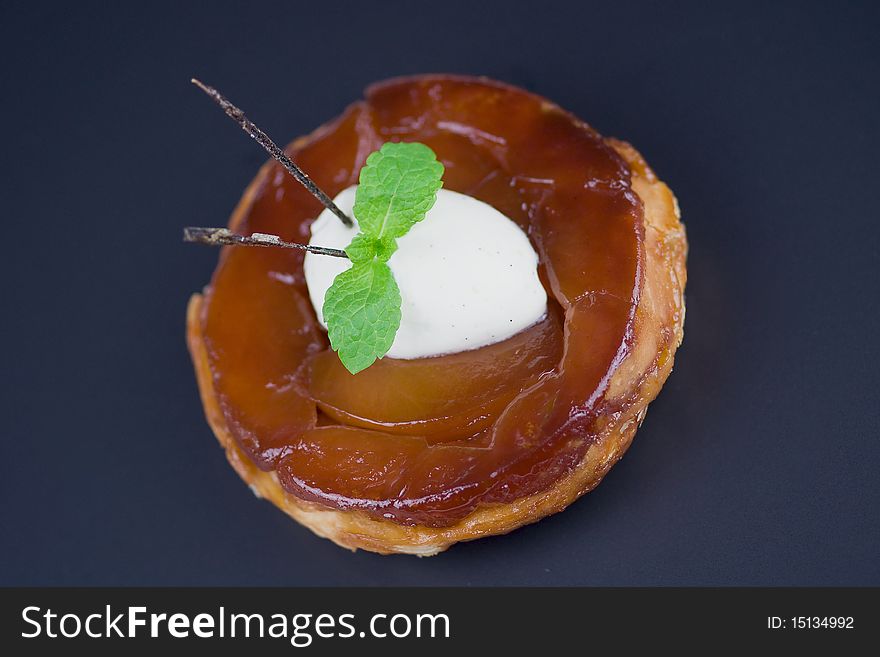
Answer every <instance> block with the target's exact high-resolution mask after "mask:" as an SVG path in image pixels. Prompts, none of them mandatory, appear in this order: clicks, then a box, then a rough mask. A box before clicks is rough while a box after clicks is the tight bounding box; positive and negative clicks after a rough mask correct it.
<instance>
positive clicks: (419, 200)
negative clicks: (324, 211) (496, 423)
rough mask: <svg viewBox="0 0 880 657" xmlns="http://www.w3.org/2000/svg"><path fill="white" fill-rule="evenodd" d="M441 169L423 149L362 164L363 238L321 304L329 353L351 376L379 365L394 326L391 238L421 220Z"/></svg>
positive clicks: (381, 153) (385, 152)
mask: <svg viewBox="0 0 880 657" xmlns="http://www.w3.org/2000/svg"><path fill="white" fill-rule="evenodd" d="M442 175H443V165H442V164H441V163H440V162H438V161H437V156H436V155H434V151H432V150H431V149H430V148H428V147H427V146H425V145H424V144H417V143H411V144H404V143H400V144H391V143H389V144H385V145H384V146H382V148H381V149H379V150H378V151H376V152H375V153H371V154H370V156H369V157H368V158H367V163H366V165H365V166H364V168H363V169H361V173H360V185H359V186H358V190H357V193H356V194H355V203H354V209H353V212H354V216H355V218H356V219H357V221H358V224H359V225H360V229H361V232H360V233H358V234H357V235H355V237H354V239H352V241H351V244H349V245H348V246H347V247H346V249H345V253H346V255H348V257H349V259H350V260H351V262H352V267H351V269H348V270H346V271H344V272H342V273H341V274H339V275H338V276H337V277H336V278H335V279H334V281H333V285H331V286H330V289H328V290H327V294H326V296H325V297H324V308H323V313H324V322H325V323H326V324H327V333H328V335H329V336H330V346H331V347H332V348H333V349H334V350H335V351H336V352H337V353H338V354H339V360H341V361H342V364H343V365H344V366H345V367H346V369H347V370H348V371H349V372H351V373H352V374H357V373H358V372H360V371H361V370H363V369H366V368H367V367H369V366H370V365H372V364H373V363H374V362H375V360H376V359H377V358H382V357H383V356H384V355H385V354H386V353H388V350H389V349H390V348H391V345H392V343H393V342H394V336H395V335H396V334H397V329H398V328H399V327H400V304H401V300H400V289H399V288H398V287H397V281H395V280H394V275H393V274H392V273H391V269H390V268H389V267H388V265H387V264H386V263H387V262H388V259H389V258H391V256H392V255H393V254H394V252H395V251H396V250H397V239H398V238H399V237H403V236H404V235H405V234H406V233H407V231H409V229H410V228H412V227H413V226H414V225H415V224H416V223H418V222H419V221H421V220H422V219H424V218H425V214H426V213H427V212H428V210H430V209H431V207H432V206H433V205H434V201H435V200H436V198H437V190H439V189H440V187H441V186H442V184H443V183H442V182H441V181H440V177H441V176H442Z"/></svg>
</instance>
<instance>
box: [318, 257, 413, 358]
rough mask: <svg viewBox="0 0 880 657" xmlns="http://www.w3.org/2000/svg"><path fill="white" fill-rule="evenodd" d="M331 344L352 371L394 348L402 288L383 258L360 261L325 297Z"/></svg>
mask: <svg viewBox="0 0 880 657" xmlns="http://www.w3.org/2000/svg"><path fill="white" fill-rule="evenodd" d="M323 313H324V321H325V322H326V324H327V333H328V335H329V337H330V346H331V347H332V348H333V349H334V350H336V352H338V354H339V360H341V361H342V364H343V365H344V366H345V368H346V369H347V370H348V371H349V372H351V373H352V374H357V373H358V372H360V371H361V370H364V369H366V368H368V367H369V366H370V365H372V364H373V362H374V361H375V360H376V359H377V358H382V357H383V356H384V355H385V354H386V353H388V350H389V349H390V348H391V344H392V343H393V342H394V336H395V334H396V333H397V329H398V327H399V326H400V289H399V288H398V287H397V282H396V281H395V280H394V276H393V275H392V273H391V268H390V267H388V265H387V264H386V263H385V262H382V261H381V260H376V259H373V260H369V261H367V262H356V263H355V264H354V265H353V266H352V267H351V269H347V270H345V271H344V272H342V273H341V274H339V275H338V276H337V277H336V278H335V279H334V281H333V285H331V286H330V289H328V290H327V295H326V296H325V297H324V307H323Z"/></svg>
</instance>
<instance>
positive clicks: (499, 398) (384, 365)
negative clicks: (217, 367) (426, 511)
mask: <svg viewBox="0 0 880 657" xmlns="http://www.w3.org/2000/svg"><path fill="white" fill-rule="evenodd" d="M561 356H562V322H561V320H560V319H559V314H558V312H557V311H555V310H553V311H551V312H550V313H549V314H548V316H547V317H545V318H544V319H542V320H541V321H540V322H538V323H537V324H535V325H534V326H531V327H529V328H527V329H526V330H524V331H521V332H520V333H518V334H517V335H515V336H513V337H512V338H510V339H508V340H505V341H504V342H499V343H497V344H494V345H490V346H488V347H483V348H480V349H475V350H473V351H465V352H461V353H457V354H451V355H448V356H437V357H434V358H419V359H415V360H399V359H394V358H384V359H382V360H380V361H377V362H376V363H374V364H373V365H372V366H370V367H369V368H367V369H366V370H364V371H363V372H360V373H358V374H357V375H356V376H353V375H352V374H350V373H349V372H348V371H347V370H346V369H345V367H343V365H342V363H340V362H339V357H338V356H337V355H336V354H335V353H334V352H332V351H329V350H328V351H323V352H321V353H319V354H317V355H316V356H313V357H312V359H311V360H310V361H309V363H308V366H307V371H308V374H307V376H308V390H309V393H310V394H311V396H312V398H313V399H314V400H315V401H316V402H317V404H318V407H319V408H320V409H321V410H322V411H324V413H326V414H327V415H329V416H330V417H331V418H333V419H335V420H337V421H338V422H340V423H341V424H346V425H349V426H357V427H364V428H367V429H375V430H379V431H385V432H387V433H389V434H403V435H411V436H425V437H426V438H427V439H428V440H429V442H432V443H434V442H445V441H449V440H456V439H459V438H466V437H468V436H472V435H473V434H475V433H477V432H478V431H480V430H482V429H484V428H486V427H487V426H489V425H490V424H491V423H492V422H494V421H495V419H496V418H497V417H498V415H499V414H500V413H501V411H503V410H504V408H505V407H506V406H507V404H509V403H510V401H511V400H512V399H513V398H514V397H515V396H516V395H517V394H519V393H520V392H521V391H522V390H525V389H526V388H528V387H530V386H531V385H533V384H534V383H535V382H536V381H537V380H538V378H539V377H540V376H541V375H542V374H545V373H547V372H551V371H552V370H553V368H554V367H556V365H557V364H558V363H559V359H560V358H561Z"/></svg>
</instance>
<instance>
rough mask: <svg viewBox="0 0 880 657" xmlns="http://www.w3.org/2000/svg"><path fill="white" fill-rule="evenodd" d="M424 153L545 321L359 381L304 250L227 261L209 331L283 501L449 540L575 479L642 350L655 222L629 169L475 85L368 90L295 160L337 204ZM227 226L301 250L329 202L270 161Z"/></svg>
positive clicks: (554, 120)
mask: <svg viewBox="0 0 880 657" xmlns="http://www.w3.org/2000/svg"><path fill="white" fill-rule="evenodd" d="M397 140H399V141H420V142H423V143H425V144H427V145H428V146H430V147H431V148H432V149H433V150H434V151H435V152H436V153H437V156H438V158H439V159H440V160H441V161H442V162H443V164H444V165H445V167H446V173H445V175H444V186H445V187H446V188H447V189H452V190H454V191H458V192H462V193H465V194H469V195H471V196H474V197H476V198H478V199H480V200H482V201H485V202H486V203H489V204H491V205H493V206H494V207H496V208H497V209H498V210H500V211H501V212H503V213H504V214H505V215H507V216H508V217H510V218H511V219H512V220H514V221H516V222H517V223H518V224H519V225H520V226H521V227H522V228H523V229H524V230H525V231H527V233H528V235H529V237H530V239H531V240H532V242H533V244H534V245H535V248H536V250H537V251H538V254H539V258H540V263H541V265H540V266H541V270H540V274H541V278H542V281H544V284H545V287H546V288H547V291H548V295H549V296H550V298H551V308H550V310H549V312H548V316H547V318H545V319H544V320H543V321H542V322H540V323H539V324H538V325H536V326H534V327H532V328H530V329H527V330H526V331H524V332H522V333H520V334H519V335H517V336H514V337H513V338H511V339H510V340H508V341H505V342H504V343H500V344H497V345H491V346H489V347H483V348H481V349H476V350H473V351H469V352H463V353H460V354H453V355H450V356H440V357H436V358H428V359H419V360H415V361H402V360H394V359H388V358H386V359H384V360H383V361H381V362H379V363H378V364H377V365H374V366H373V367H372V368H370V369H369V370H366V371H365V372H364V373H362V374H359V375H357V376H355V377H352V376H350V375H348V374H347V373H346V372H345V371H344V370H342V369H341V367H340V365H339V363H338V361H337V359H336V357H335V355H334V354H333V353H332V352H330V351H328V344H327V340H326V336H325V335H324V334H323V332H322V331H321V329H320V327H319V325H318V323H317V320H316V318H315V315H314V312H313V310H312V308H311V306H310V304H309V301H308V295H307V291H306V288H305V281H304V277H303V272H302V256H301V255H300V254H299V253H297V252H292V251H288V250H282V249H278V250H273V249H245V248H227V249H226V250H225V251H224V252H223V254H222V256H221V261H220V264H219V266H218V267H217V270H216V272H215V273H214V277H213V280H212V283H211V286H210V287H209V288H208V290H206V292H207V293H206V297H205V303H204V305H203V310H202V317H201V322H202V332H203V335H204V340H205V344H206V346H207V351H208V356H209V363H210V368H211V372H212V374H213V379H214V386H215V389H216V391H217V393H218V398H219V400H220V407H221V409H222V412H223V415H224V417H225V419H226V422H227V425H228V427H229V429H230V431H231V432H232V434H233V435H234V437H235V439H236V441H237V442H238V444H239V446H240V447H241V448H242V449H243V450H244V452H245V454H247V456H248V457H249V458H250V459H251V460H252V461H253V462H254V463H255V464H256V465H257V466H258V467H259V468H260V469H262V470H265V471H269V470H274V471H275V472H276V474H277V476H278V479H279V481H280V482H281V485H282V486H283V487H284V489H285V490H286V491H287V492H289V493H291V494H293V495H295V496H296V497H299V498H300V499H303V500H306V501H310V502H315V503H318V504H320V505H325V506H328V507H331V508H336V509H360V510H362V511H364V512H366V513H368V514H370V515H372V516H374V517H377V518H384V519H389V520H393V521H395V522H398V523H402V524H419V525H426V526H432V527H443V526H448V525H451V524H453V523H455V522H456V521H457V520H459V519H461V518H463V517H464V516H466V515H467V514H468V513H470V512H471V511H472V510H474V508H476V506H477V505H492V504H497V503H505V502H510V501H512V500H514V499H517V498H520V497H523V496H527V495H530V494H533V493H536V492H540V491H542V490H544V489H546V488H548V487H549V486H551V485H553V484H554V483H555V482H556V481H558V480H559V479H560V478H561V477H563V476H564V475H566V474H567V473H568V472H569V471H570V470H571V469H572V468H573V467H574V466H575V465H576V464H577V463H578V462H579V461H580V460H581V458H582V457H583V455H584V454H585V453H586V451H587V449H588V448H589V446H590V444H591V443H592V442H593V441H594V440H595V439H596V436H597V435H599V434H600V432H601V430H602V428H603V427H604V426H605V424H606V423H607V422H608V421H609V419H610V418H613V417H614V416H615V415H616V414H618V413H619V412H620V409H621V405H622V404H625V403H626V400H621V399H612V398H610V397H609V396H608V395H606V393H607V392H608V386H609V381H610V380H611V377H612V375H613V374H614V372H615V371H616V369H617V368H618V366H619V365H620V364H621V362H622V361H623V360H624V358H625V357H626V355H627V354H628V352H629V349H630V348H631V345H632V338H633V330H634V322H635V309H636V304H637V303H638V301H639V295H640V291H641V287H642V281H643V263H644V253H643V243H644V221H643V220H644V217H643V207H642V203H641V201H640V199H639V197H638V196H637V195H636V194H635V193H634V192H633V191H632V189H631V186H630V180H631V171H630V169H629V167H628V165H627V164H626V163H625V162H624V161H623V160H622V159H621V157H620V156H619V155H618V154H617V153H616V152H615V150H614V149H613V148H612V147H611V146H609V145H608V144H607V143H606V142H605V140H603V138H602V137H601V136H599V135H598V134H597V133H596V132H595V131H593V130H592V129H591V128H590V127H588V126H587V125H585V124H584V123H582V122H581V121H579V120H577V119H576V118H575V117H573V116H571V115H570V114H568V113H566V112H564V111H562V110H561V109H560V108H558V107H556V106H555V105H552V104H549V103H548V102H547V101H545V100H544V99H542V98H540V97H538V96H535V95H532V94H529V93H526V92H524V91H522V90H519V89H516V88H512V87H508V86H505V85H501V84H498V83H494V82H488V81H485V80H480V79H475V78H460V77H448V76H427V77H417V78H407V79H398V80H392V81H390V82H386V83H383V84H380V85H377V86H373V87H371V88H369V89H368V90H367V94H366V99H365V100H364V101H361V102H358V103H355V104H354V105H352V106H350V107H349V108H348V109H347V110H346V111H345V113H344V114H343V115H342V116H341V117H339V118H338V119H337V120H335V121H333V122H331V123H329V124H327V125H325V126H324V127H322V128H320V129H319V130H317V131H316V132H315V133H313V134H312V135H311V136H310V137H308V138H306V139H303V140H299V141H297V142H295V143H294V144H293V145H292V146H291V147H289V149H288V153H289V154H290V155H291V157H292V158H293V159H294V161H296V162H297V163H298V164H299V165H300V166H301V167H302V168H303V169H304V170H305V171H307V172H308V173H309V175H310V176H311V177H312V178H313V179H314V180H315V181H316V182H317V184H318V185H319V186H320V187H322V188H323V189H324V190H325V191H326V192H327V193H328V194H329V195H330V196H333V195H335V194H337V193H338V192H339V191H341V190H342V189H344V188H345V187H348V186H349V185H352V184H354V183H355V182H356V179H357V175H358V172H359V170H360V168H361V166H363V164H364V160H365V159H366V156H367V155H368V154H369V153H370V152H372V151H373V150H375V149H377V148H378V147H379V146H380V145H381V144H382V143H383V142H385V141H397ZM270 166H271V168H270V169H269V171H268V175H264V176H263V177H262V183H260V185H259V186H258V187H257V188H256V189H255V190H254V193H253V194H252V195H251V198H250V199H249V207H245V209H244V211H243V212H241V213H240V214H239V217H240V222H238V223H237V225H235V226H232V228H233V229H235V230H237V231H239V232H241V233H243V234H249V233H251V232H265V233H274V234H278V235H281V237H282V238H283V239H286V240H294V241H308V237H309V225H310V223H311V221H312V220H313V219H314V218H315V217H316V216H317V215H318V214H319V212H320V210H321V207H320V205H319V204H318V202H317V201H316V200H315V199H314V198H312V197H311V196H310V195H309V194H308V192H307V191H305V190H304V189H303V188H301V187H300V186H299V185H298V183H296V182H295V181H294V180H292V179H291V178H290V177H289V176H287V174H285V173H284V172H283V171H282V170H281V168H280V167H277V166H275V165H270Z"/></svg>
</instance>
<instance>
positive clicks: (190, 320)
mask: <svg viewBox="0 0 880 657" xmlns="http://www.w3.org/2000/svg"><path fill="white" fill-rule="evenodd" d="M606 141H607V143H608V144H609V145H611V146H612V147H613V148H614V149H615V150H616V151H617V152H618V153H619V154H620V155H621V157H623V158H624V160H626V162H627V163H628V164H629V166H630V168H631V169H632V172H633V175H632V188H633V190H634V191H635V192H636V193H637V194H638V196H639V197H640V198H641V200H642V202H643V203H644V207H645V242H644V246H645V279H644V284H643V288H642V293H641V296H640V299H639V304H638V308H637V310H636V326H635V333H634V339H633V344H632V348H631V350H630V353H629V355H628V356H627V357H626V359H625V361H624V362H623V363H622V364H621V365H620V366H619V368H618V369H617V371H616V372H615V374H614V376H613V378H612V380H611V384H610V387H609V390H608V395H607V396H608V398H609V399H614V400H619V401H620V402H621V408H622V410H621V411H620V412H619V413H615V414H614V416H612V417H608V418H606V423H605V426H604V427H603V428H602V431H601V433H600V436H599V438H598V439H597V440H596V442H595V443H594V444H593V445H591V446H590V448H589V449H588V451H587V453H586V454H585V455H584V458H583V459H582V460H581V462H580V463H579V464H578V466H577V467H576V468H574V469H573V470H572V471H571V472H570V473H569V474H568V475H566V476H565V477H563V478H562V479H560V480H559V481H557V482H556V483H555V484H554V485H553V486H551V487H550V488H548V489H547V490H544V491H543V492H541V493H538V494H535V495H531V496H528V497H523V498H521V499H517V500H514V501H513V502H510V503H505V504H493V505H481V506H478V507H477V508H476V509H475V510H474V511H473V512H471V513H470V514H469V515H468V516H466V517H464V518H463V519H461V520H460V521H458V522H456V523H455V524H454V525H451V526H448V527H426V526H421V525H415V526H408V525H401V524H398V523H396V522H394V521H392V520H383V519H376V518H372V517H370V516H368V515H367V514H366V513H364V512H362V511H357V510H347V511H341V510H337V509H330V508H326V507H323V506H319V505H316V504H313V503H310V502H305V501H303V500H301V499H299V498H297V497H295V496H294V495H291V494H290V493H287V492H286V491H285V490H284V489H283V488H282V487H281V485H280V483H279V482H278V478H277V477H276V475H275V473H274V472H264V471H262V470H260V469H259V468H257V467H256V466H255V465H254V464H253V463H252V462H251V461H250V460H249V459H248V457H247V456H246V455H245V454H244V452H242V450H241V449H240V448H239V447H238V445H237V444H236V442H235V439H234V438H233V436H232V433H231V432H230V431H229V428H228V426H227V424H226V419H225V418H224V416H223V413H222V412H221V410H220V406H219V402H218V399H217V394H216V391H215V389H214V384H213V376H212V373H211V369H210V366H209V362H208V353H207V349H206V346H205V343H204V340H203V338H202V320H201V309H202V303H203V297H202V295H200V294H194V295H193V296H192V298H191V299H190V302H189V307H188V309H187V342H188V344H189V349H190V353H191V355H192V359H193V363H194V365H195V370H196V377H197V379H198V385H199V391H200V394H201V398H202V403H203V405H204V408H205V414H206V416H207V419H208V423H209V424H210V425H211V428H212V429H213V431H214V434H215V435H216V437H217V440H218V441H219V442H220V444H221V445H222V446H223V448H224V449H225V450H226V456H227V458H228V459H229V462H230V464H232V467H233V468H235V471H236V472H238V474H239V476H240V477H241V478H242V479H244V481H245V482H246V483H247V484H248V485H249V486H250V488H251V490H253V492H254V493H255V494H256V495H257V496H259V497H263V498H265V499H267V500H269V501H271V502H272V503H273V504H275V505H276V506H277V507H278V508H280V509H281V510H282V511H284V512H285V513H287V514H288V515H290V516H291V517H292V518H294V519H295V520H297V521H298V522H300V523H301V524H303V525H305V526H306V527H308V528H309V529H311V530H312V531H313V532H315V533H316V534H318V535H319V536H323V537H324V538H329V539H330V540H331V541H333V542H334V543H336V544H337V545H340V546H342V547H346V548H349V549H351V550H356V549H358V548H360V549H364V550H369V551H371V552H378V553H380V554H392V553H400V554H414V555H418V556H423V557H425V556H431V555H434V554H437V553H438V552H442V551H443V550H446V549H447V548H448V547H449V546H451V545H453V544H454V543H458V542H459V541H469V540H473V539H476V538H481V537H483V536H490V535H493V534H505V533H507V532H510V531H513V530H514V529H516V528H517V527H521V526H522V525H525V524H528V523H532V522H535V521H537V520H540V519H541V518H543V517H544V516H547V515H550V514H551V513H556V512H558V511H561V510H562V509H564V508H565V507H566V506H568V505H569V504H571V503H572V502H573V501H574V500H576V499H577V498H578V497H580V496H581V495H583V494H584V493H586V492H588V491H590V490H592V489H593V488H595V487H596V486H597V485H598V484H599V482H600V481H601V480H602V478H603V477H604V476H605V474H606V473H607V472H608V471H609V470H610V469H611V466H613V465H614V464H615V463H616V462H617V460H618V459H620V457H621V456H622V455H623V453H624V452H625V451H626V449H627V448H628V447H629V445H630V443H631V442H632V439H633V436H634V435H635V432H636V429H637V428H638V426H639V425H640V424H641V422H642V420H643V419H644V417H645V413H646V412H647V409H648V404H649V403H650V402H651V401H652V400H653V399H654V398H655V397H656V396H657V393H659V392H660V388H661V387H662V386H663V383H664V382H665V381H666V378H667V377H668V376H669V373H670V371H671V370H672V363H673V358H674V354H675V350H676V349H677V348H678V346H679V344H681V340H682V336H683V328H684V315H685V306H684V287H685V282H686V278H687V273H686V268H685V260H686V255H687V240H686V237H685V231H684V226H683V225H682V223H681V221H680V217H679V210H678V204H677V203H676V200H675V197H674V196H673V194H672V192H671V191H670V190H669V188H668V187H667V186H666V185H665V184H663V183H662V182H661V181H660V180H659V179H658V178H657V177H656V176H655V175H654V173H653V171H651V169H650V168H649V167H648V165H647V164H646V163H645V161H644V159H642V157H641V155H639V153H638V152H637V151H636V150H635V149H634V148H633V147H632V146H630V145H629V144H627V143H625V142H621V141H617V140H614V139H608V140H606ZM268 171H269V168H268V165H267V166H264V167H263V168H262V169H261V170H260V173H259V174H258V175H257V177H256V179H255V180H254V181H253V182H252V183H251V185H250V186H249V187H248V189H247V191H246V192H245V194H244V196H243V197H242V200H241V201H240V202H239V205H238V207H237V208H236V210H235V212H234V213H233V215H232V219H231V220H230V223H229V225H230V228H231V229H233V230H234V229H235V228H236V226H238V225H239V224H240V222H241V221H242V219H243V217H244V216H245V215H246V213H247V210H248V208H249V207H250V204H251V203H252V201H253V197H254V194H255V191H256V190H257V189H259V187H260V185H261V183H262V180H263V179H264V177H265V176H266V175H267V174H268Z"/></svg>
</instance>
